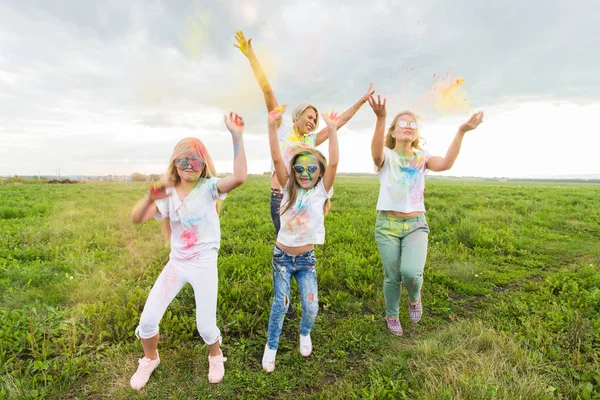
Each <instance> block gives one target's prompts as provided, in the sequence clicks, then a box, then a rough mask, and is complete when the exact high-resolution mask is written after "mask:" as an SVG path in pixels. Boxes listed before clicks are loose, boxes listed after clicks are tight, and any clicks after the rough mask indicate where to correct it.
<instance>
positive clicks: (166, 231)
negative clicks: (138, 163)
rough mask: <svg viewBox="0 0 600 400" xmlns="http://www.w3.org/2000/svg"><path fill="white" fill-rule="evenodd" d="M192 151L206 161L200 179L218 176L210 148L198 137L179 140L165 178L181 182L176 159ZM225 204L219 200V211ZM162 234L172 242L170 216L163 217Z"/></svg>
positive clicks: (171, 181)
mask: <svg viewBox="0 0 600 400" xmlns="http://www.w3.org/2000/svg"><path fill="white" fill-rule="evenodd" d="M190 151H195V152H196V153H198V154H199V155H200V156H202V159H203V160H204V162H205V163H206V165H205V166H204V169H203V170H202V174H201V175H200V179H203V178H204V179H209V178H212V177H214V176H217V171H216V170H215V165H214V163H213V160H212V158H211V157H210V154H208V150H206V147H205V146H204V144H203V143H202V142H201V141H200V139H197V138H191V137H190V138H185V139H182V140H180V141H179V143H177V144H176V145H175V149H174V150H173V154H172V155H171V159H170V161H169V166H168V168H167V171H166V172H165V174H164V175H163V179H164V180H165V181H166V182H167V183H169V184H170V185H172V186H176V185H178V184H179V183H180V182H181V177H180V176H179V174H178V173H177V167H176V166H175V159H176V158H180V157H181V156H182V155H184V154H185V153H188V152H190ZM222 204H223V201H222V200H217V205H216V208H217V213H219V212H221V206H222ZM162 234H163V238H164V240H165V242H166V244H167V245H168V244H169V243H170V242H171V223H170V220H169V218H165V219H163V223H162Z"/></svg>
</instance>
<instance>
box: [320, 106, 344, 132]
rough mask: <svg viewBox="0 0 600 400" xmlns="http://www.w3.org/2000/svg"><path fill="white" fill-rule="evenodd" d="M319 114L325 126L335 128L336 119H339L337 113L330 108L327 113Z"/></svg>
mask: <svg viewBox="0 0 600 400" xmlns="http://www.w3.org/2000/svg"><path fill="white" fill-rule="evenodd" d="M321 116H322V117H323V119H324V120H325V123H326V124H327V127H329V128H336V129H337V121H338V119H340V115H339V114H338V113H336V112H335V111H333V110H331V112H330V113H328V114H325V113H322V114H321Z"/></svg>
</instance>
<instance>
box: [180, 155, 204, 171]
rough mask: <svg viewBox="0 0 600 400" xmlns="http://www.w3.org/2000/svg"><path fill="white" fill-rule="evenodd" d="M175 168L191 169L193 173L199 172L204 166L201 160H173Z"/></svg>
mask: <svg viewBox="0 0 600 400" xmlns="http://www.w3.org/2000/svg"><path fill="white" fill-rule="evenodd" d="M174 163H175V166H176V167H177V168H181V169H188V168H191V169H192V170H194V172H200V171H202V169H203V168H204V166H205V165H206V163H205V162H204V161H202V160H188V159H187V158H176V159H175V160H174Z"/></svg>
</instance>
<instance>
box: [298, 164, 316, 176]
mask: <svg viewBox="0 0 600 400" xmlns="http://www.w3.org/2000/svg"><path fill="white" fill-rule="evenodd" d="M292 168H293V169H294V171H295V172H296V173H298V174H301V173H303V172H304V170H305V169H306V170H307V171H308V172H309V173H311V174H314V173H315V172H317V171H318V170H319V166H318V165H316V164H311V165H309V166H308V167H306V168H304V165H300V164H296V165H294V166H293V167H292Z"/></svg>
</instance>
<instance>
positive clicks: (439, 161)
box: [427, 111, 483, 172]
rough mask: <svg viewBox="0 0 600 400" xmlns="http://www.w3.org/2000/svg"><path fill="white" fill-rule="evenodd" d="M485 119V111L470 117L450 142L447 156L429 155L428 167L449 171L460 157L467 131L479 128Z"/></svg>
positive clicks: (438, 170)
mask: <svg viewBox="0 0 600 400" xmlns="http://www.w3.org/2000/svg"><path fill="white" fill-rule="evenodd" d="M482 121H483V112H482V111H479V112H476V113H475V114H473V115H472V116H471V118H469V120H468V121H467V122H465V123H464V124H462V125H461V126H460V127H459V128H458V132H457V133H456V136H455V137H454V140H453V141H452V143H451V144H450V147H449V148H448V151H447V152H446V156H445V157H437V156H435V157H429V159H427V169H429V170H430V171H434V172H441V171H447V170H449V169H450V168H452V166H453V165H454V161H456V158H457V157H458V153H460V147H461V145H462V141H463V138H464V137H465V133H467V132H468V131H472V130H473V129H475V128H477V127H478V126H479V124H481V122H482Z"/></svg>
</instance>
